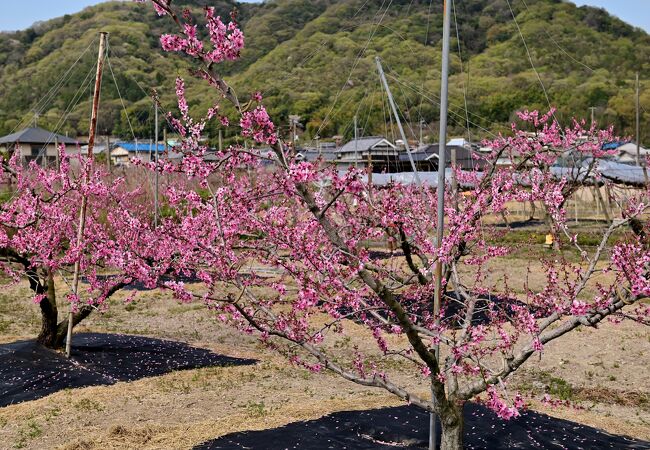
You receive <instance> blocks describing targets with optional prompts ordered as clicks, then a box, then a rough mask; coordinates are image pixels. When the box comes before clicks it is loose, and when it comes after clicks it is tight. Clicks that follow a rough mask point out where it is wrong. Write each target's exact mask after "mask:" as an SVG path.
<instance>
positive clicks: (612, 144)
mask: <svg viewBox="0 0 650 450" xmlns="http://www.w3.org/2000/svg"><path fill="white" fill-rule="evenodd" d="M627 142H628V141H621V142H607V143H605V144H603V146H602V147H601V149H603V150H616V149H617V148H619V147H620V146H621V145H624V144H627Z"/></svg>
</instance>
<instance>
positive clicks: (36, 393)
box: [0, 333, 256, 407]
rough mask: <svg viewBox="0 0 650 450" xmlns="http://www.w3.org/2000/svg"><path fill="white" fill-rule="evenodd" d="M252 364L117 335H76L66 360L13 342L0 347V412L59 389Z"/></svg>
mask: <svg viewBox="0 0 650 450" xmlns="http://www.w3.org/2000/svg"><path fill="white" fill-rule="evenodd" d="M254 363H256V361H255V360H251V359H239V358H231V357H228V356H222V355H217V354H215V353H212V352H211V351H209V350H206V349H203V348H196V347H191V346H189V345H187V344H185V343H182V342H176V341H167V340H161V339H153V338H147V337H141V336H129V335H122V334H100V333H80V334H76V335H75V336H74V339H73V346H72V358H71V359H67V358H66V357H65V356H64V355H62V354H61V353H59V352H56V351H54V350H50V349H47V348H45V347H43V346H41V345H38V344H36V343H35V342H34V341H19V342H14V343H11V344H3V345H0V407H2V406H7V405H11V404H14V403H20V402H24V401H28V400H35V399H38V398H41V397H45V396H46V395H49V394H52V393H54V392H57V391H60V390H62V389H68V388H78V387H85V386H97V385H110V384H114V383H117V382H118V381H133V380H138V379H140V378H145V377H152V376H158V375H163V374H166V373H169V372H172V371H175V370H183V369H197V368H201V367H214V366H233V365H248V364H254Z"/></svg>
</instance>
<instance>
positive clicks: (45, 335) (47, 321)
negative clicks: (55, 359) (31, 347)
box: [30, 273, 60, 348]
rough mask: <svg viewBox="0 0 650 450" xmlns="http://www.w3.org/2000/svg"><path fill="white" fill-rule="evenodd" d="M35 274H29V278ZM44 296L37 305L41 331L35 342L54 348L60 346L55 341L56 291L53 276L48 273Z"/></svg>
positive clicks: (56, 317) (37, 289)
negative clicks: (39, 309)
mask: <svg viewBox="0 0 650 450" xmlns="http://www.w3.org/2000/svg"><path fill="white" fill-rule="evenodd" d="M32 276H36V274H35V273H34V274H32V275H30V279H31V277H32ZM41 286H42V285H40V284H39V285H38V287H37V288H36V289H35V290H36V293H37V294H38V293H40V292H39V290H42V287H41ZM46 295H47V296H46V297H45V298H44V299H43V300H41V302H40V304H39V306H40V307H41V331H40V333H39V334H38V337H37V338H36V342H38V343H39V344H41V345H44V346H45V347H48V348H56V347H58V346H60V343H58V342H57V329H58V323H57V319H58V309H57V307H56V291H55V288H54V277H53V276H52V274H49V276H48V278H47V291H46Z"/></svg>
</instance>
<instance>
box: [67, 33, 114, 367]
mask: <svg viewBox="0 0 650 450" xmlns="http://www.w3.org/2000/svg"><path fill="white" fill-rule="evenodd" d="M107 39H108V33H106V32H100V33H99V53H98V55H97V73H96V75H95V91H94V94H93V108H92V112H91V115H90V131H89V136H88V155H87V157H88V159H89V160H90V162H91V164H92V159H93V149H94V148H95V133H96V132H97V111H98V109H99V94H100V91H101V87H102V73H103V69H104V56H105V53H106V41H107ZM84 181H85V182H86V184H87V183H88V182H90V171H87V172H86V175H85V177H84ZM87 208H88V198H87V197H86V196H85V195H82V197H81V208H80V212H79V228H77V246H80V245H81V244H82V242H83V234H84V228H85V226H86V209H87ZM80 265H81V255H79V258H77V260H76V261H75V263H74V275H73V278H72V293H73V295H74V296H75V297H77V294H78V293H79V270H80ZM73 327H74V310H73V309H72V305H70V312H69V313H68V334H67V339H66V342H65V355H66V356H67V357H68V358H69V357H70V352H71V350H72V328H73Z"/></svg>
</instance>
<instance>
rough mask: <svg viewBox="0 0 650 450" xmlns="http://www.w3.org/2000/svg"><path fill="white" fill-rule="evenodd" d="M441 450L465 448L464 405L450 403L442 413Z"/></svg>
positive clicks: (461, 449)
mask: <svg viewBox="0 0 650 450" xmlns="http://www.w3.org/2000/svg"><path fill="white" fill-rule="evenodd" d="M440 423H441V425H442V435H441V437H440V449H441V450H463V423H464V420H463V407H462V406H456V405H450V406H448V407H447V408H444V410H443V411H442V412H441V413H440Z"/></svg>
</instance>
